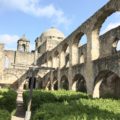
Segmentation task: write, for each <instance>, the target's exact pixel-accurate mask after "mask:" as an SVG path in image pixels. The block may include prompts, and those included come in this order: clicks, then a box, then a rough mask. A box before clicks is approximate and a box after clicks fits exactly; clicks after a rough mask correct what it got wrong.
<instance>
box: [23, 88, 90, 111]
mask: <svg viewBox="0 0 120 120" xmlns="http://www.w3.org/2000/svg"><path fill="white" fill-rule="evenodd" d="M79 98H88V96H87V95H86V94H83V93H79V92H74V91H69V92H68V91H65V90H62V91H43V90H42V91H40V90H34V91H33V96H32V110H33V111H34V110H36V109H38V108H39V107H40V106H41V105H42V104H44V103H54V102H63V101H71V100H77V99H79ZM23 100H24V104H25V106H26V108H27V103H28V100H29V92H28V91H26V92H24V94H23Z"/></svg>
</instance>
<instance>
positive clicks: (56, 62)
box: [53, 51, 59, 68]
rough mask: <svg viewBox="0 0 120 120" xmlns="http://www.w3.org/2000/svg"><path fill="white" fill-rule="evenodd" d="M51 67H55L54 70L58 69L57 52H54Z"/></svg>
mask: <svg viewBox="0 0 120 120" xmlns="http://www.w3.org/2000/svg"><path fill="white" fill-rule="evenodd" d="M53 67H55V68H58V67H59V53H58V51H55V53H54V58H53Z"/></svg>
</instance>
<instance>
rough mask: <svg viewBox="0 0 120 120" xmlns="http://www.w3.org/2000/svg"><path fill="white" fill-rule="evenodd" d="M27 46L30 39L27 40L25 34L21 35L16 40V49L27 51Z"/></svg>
mask: <svg viewBox="0 0 120 120" xmlns="http://www.w3.org/2000/svg"><path fill="white" fill-rule="evenodd" d="M29 47H30V41H28V40H27V38H26V37H25V35H23V36H22V37H21V38H20V39H19V40H18V42H17V51H19V52H29Z"/></svg>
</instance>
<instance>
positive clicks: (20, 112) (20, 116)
mask: <svg viewBox="0 0 120 120" xmlns="http://www.w3.org/2000/svg"><path fill="white" fill-rule="evenodd" d="M17 93H18V96H17V110H16V114H15V116H12V119H11V120H24V118H25V110H24V106H23V90H22V89H19V90H18V91H17Z"/></svg>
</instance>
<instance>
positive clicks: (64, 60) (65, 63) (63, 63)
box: [60, 43, 69, 68]
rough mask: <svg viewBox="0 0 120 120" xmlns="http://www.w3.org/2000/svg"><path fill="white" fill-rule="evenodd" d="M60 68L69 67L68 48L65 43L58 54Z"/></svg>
mask: <svg viewBox="0 0 120 120" xmlns="http://www.w3.org/2000/svg"><path fill="white" fill-rule="evenodd" d="M60 67H61V68H62V67H69V46H68V44H67V43H65V44H64V45H63V48H62V51H61V54H60Z"/></svg>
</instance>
